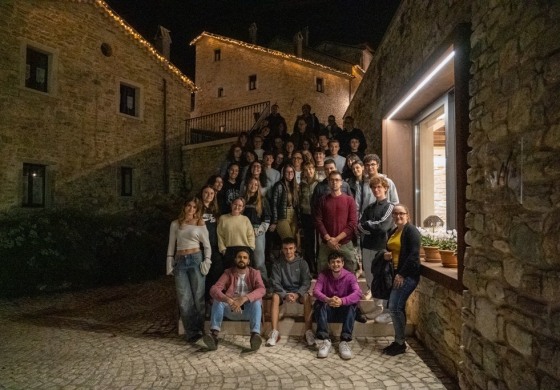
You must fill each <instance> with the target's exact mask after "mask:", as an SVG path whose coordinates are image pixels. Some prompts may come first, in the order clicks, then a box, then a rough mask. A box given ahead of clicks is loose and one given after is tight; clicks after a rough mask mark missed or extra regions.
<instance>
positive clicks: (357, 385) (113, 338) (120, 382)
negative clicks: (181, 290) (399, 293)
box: [0, 278, 456, 389]
mask: <svg viewBox="0 0 560 390" xmlns="http://www.w3.org/2000/svg"><path fill="white" fill-rule="evenodd" d="M174 300H175V297H174V287H173V280H172V279H167V278H164V279H161V280H157V281H153V282H145V283H142V284H137V285H127V286H118V287H107V288H99V289H94V290H89V291H85V292H77V293H65V294H55V295H49V296H44V297H37V298H22V299H17V300H0V334H1V339H2V341H1V343H0V388H1V389H90V388H91V389H141V388H149V389H190V388H193V389H198V388H204V389H238V388H239V389H269V388H270V389H274V388H277V389H280V388H281V389H322V388H333V389H334V388H340V389H445V388H447V389H455V388H456V385H455V384H454V383H453V381H451V380H450V379H449V378H447V377H445V375H444V374H443V373H442V372H441V370H439V369H438V367H437V365H436V364H435V363H434V361H433V359H432V358H430V356H429V352H428V351H425V350H423V348H421V346H420V345H419V344H418V343H417V342H415V341H413V340H412V341H411V346H412V348H416V349H418V350H421V355H422V354H423V355H425V356H427V358H426V357H425V360H426V361H427V362H428V364H430V366H428V365H426V363H425V362H424V361H423V360H422V359H421V357H420V356H419V355H418V354H417V353H416V352H415V350H413V349H412V348H409V349H408V350H407V352H406V353H405V354H404V355H400V356H397V357H388V356H385V355H382V354H381V353H380V350H381V349H382V348H383V347H384V346H386V345H387V344H388V343H389V338H386V337H382V338H366V337H361V338H357V339H356V340H354V341H353V342H352V350H353V353H354V358H353V359H352V360H348V361H345V360H342V359H341V358H340V357H339V356H338V355H337V354H336V353H335V349H334V348H333V350H332V352H331V354H330V355H329V357H328V358H327V359H317V358H316V357H315V355H316V352H315V351H313V350H311V349H308V348H307V347H306V346H305V345H304V344H303V343H302V342H301V340H300V339H299V338H298V337H284V338H282V340H281V341H280V342H279V344H278V345H277V346H275V347H272V348H267V347H264V345H263V347H261V349H260V350H259V351H258V352H257V353H255V354H252V355H242V354H240V352H241V350H242V348H243V347H247V346H248V337H245V336H235V335H227V334H224V335H222V336H223V337H224V340H223V341H222V342H221V343H220V345H219V348H218V350H217V351H215V352H204V351H203V350H202V349H201V348H200V347H199V346H197V345H187V344H186V342H185V341H184V340H183V339H182V338H181V337H179V336H178V335H177V332H176V318H175V313H174V307H175V305H174ZM335 345H336V343H335ZM430 359H431V361H430ZM438 370H439V371H438Z"/></svg>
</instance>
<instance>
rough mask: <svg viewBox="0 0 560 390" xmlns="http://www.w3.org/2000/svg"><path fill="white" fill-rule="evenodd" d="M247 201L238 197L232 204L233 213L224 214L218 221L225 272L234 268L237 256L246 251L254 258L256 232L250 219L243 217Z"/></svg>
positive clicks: (219, 243) (219, 246)
mask: <svg viewBox="0 0 560 390" xmlns="http://www.w3.org/2000/svg"><path fill="white" fill-rule="evenodd" d="M244 209H245V199H243V198H242V197H237V198H235V199H234V200H233V201H232V202H231V212H230V213H228V214H222V216H221V217H220V220H219V221H218V229H217V232H218V249H219V251H220V253H221V254H222V255H223V266H224V270H225V269H228V268H229V267H231V266H233V264H234V259H235V255H236V254H237V252H238V251H239V250H240V249H245V250H247V251H248V252H249V254H250V255H251V257H253V251H254V250H255V231H254V230H253V225H252V224H251V221H249V218H247V217H246V216H244V215H243V210H244Z"/></svg>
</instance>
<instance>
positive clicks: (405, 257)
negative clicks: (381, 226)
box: [389, 223, 420, 280]
mask: <svg viewBox="0 0 560 390" xmlns="http://www.w3.org/2000/svg"><path fill="white" fill-rule="evenodd" d="M396 230H397V229H396V228H395V229H393V230H392V231H391V232H390V233H389V237H391V236H392V235H393V233H394V232H395V231H396ZM395 275H401V276H402V277H405V278H408V277H410V278H413V279H415V280H420V232H419V231H418V229H417V228H416V226H414V225H412V224H411V223H407V224H406V225H404V228H403V231H402V234H401V251H400V254H399V262H398V264H397V269H396V270H395Z"/></svg>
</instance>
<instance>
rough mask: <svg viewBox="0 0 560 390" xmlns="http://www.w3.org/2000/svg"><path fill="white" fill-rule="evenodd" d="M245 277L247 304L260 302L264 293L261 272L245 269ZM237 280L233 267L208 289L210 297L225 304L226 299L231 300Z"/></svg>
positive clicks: (249, 268)
mask: <svg viewBox="0 0 560 390" xmlns="http://www.w3.org/2000/svg"><path fill="white" fill-rule="evenodd" d="M246 275H247V276H245V283H247V287H248V288H249V293H248V294H247V299H249V302H255V301H259V300H261V299H262V297H263V296H264V294H265V293H266V288H265V287H264V283H263V281H262V277H261V272H260V271H259V270H257V269H254V268H251V267H247V274H246ZM237 279H238V276H237V271H236V268H235V267H231V268H229V269H226V270H225V271H224V273H223V274H222V276H220V279H218V281H217V282H216V284H214V285H213V286H212V288H210V296H211V297H212V298H214V299H216V300H218V301H220V302H225V301H226V300H227V299H228V297H229V298H233V296H234V294H235V289H236V287H237Z"/></svg>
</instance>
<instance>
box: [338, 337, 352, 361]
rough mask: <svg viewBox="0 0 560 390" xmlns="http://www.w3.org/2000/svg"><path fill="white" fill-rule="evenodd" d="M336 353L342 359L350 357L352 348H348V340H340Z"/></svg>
mask: <svg viewBox="0 0 560 390" xmlns="http://www.w3.org/2000/svg"><path fill="white" fill-rule="evenodd" d="M338 353H339V354H340V357H341V358H342V359H344V360H349V359H352V350H351V349H350V345H348V342H346V341H341V342H340V344H339V345H338Z"/></svg>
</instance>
